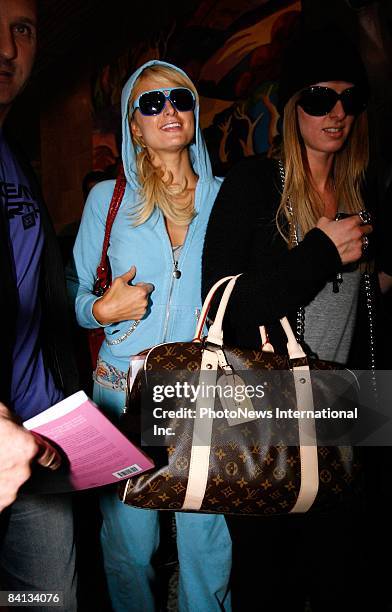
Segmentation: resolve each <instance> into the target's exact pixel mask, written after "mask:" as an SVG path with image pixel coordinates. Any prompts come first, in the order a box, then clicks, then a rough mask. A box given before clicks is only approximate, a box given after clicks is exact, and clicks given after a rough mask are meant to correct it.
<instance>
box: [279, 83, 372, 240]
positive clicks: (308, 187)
mask: <svg viewBox="0 0 392 612" xmlns="http://www.w3.org/2000/svg"><path fill="white" fill-rule="evenodd" d="M299 96H300V93H296V94H295V95H294V96H292V97H291V98H290V100H289V101H288V102H287V104H286V106H285V109H284V119H283V143H282V145H281V148H280V156H281V159H283V163H284V167H285V186H284V190H283V193H282V196H281V200H280V205H279V208H278V211H277V214H276V224H277V227H278V230H279V232H280V234H281V235H282V236H283V238H284V239H285V240H286V242H288V243H289V246H290V247H291V246H293V236H292V235H291V233H290V231H289V229H288V228H290V225H291V222H292V225H291V227H293V226H294V227H297V228H298V230H299V233H300V235H301V236H302V237H303V236H305V234H306V233H307V232H308V231H309V230H310V229H312V228H313V227H314V226H315V225H316V224H317V221H318V220H319V218H320V217H321V216H322V214H323V210H324V204H323V202H322V199H321V197H320V195H319V193H318V192H317V190H316V189H315V187H314V185H313V181H312V180H311V175H310V169H309V166H308V161H307V156H306V151H305V145H304V143H303V140H302V136H301V134H300V130H299V124H298V117H297V102H298V99H299ZM274 156H275V157H276V152H275V154H274ZM368 159H369V145H368V124H367V115H366V112H363V113H361V114H360V115H359V116H358V117H356V118H355V120H354V124H353V126H352V129H351V132H350V134H349V136H348V138H347V140H346V142H345V144H344V146H343V147H342V149H341V150H340V151H338V152H336V153H335V156H334V163H333V168H332V173H333V175H332V180H333V183H334V187H335V192H336V198H337V202H338V206H341V207H343V206H344V210H345V212H348V213H355V212H358V211H359V210H361V208H364V203H363V198H362V194H361V187H362V183H363V179H364V174H365V169H366V166H367V164H368ZM288 199H290V204H291V207H292V210H293V217H292V216H291V213H290V211H289V210H288V205H287V204H288Z"/></svg>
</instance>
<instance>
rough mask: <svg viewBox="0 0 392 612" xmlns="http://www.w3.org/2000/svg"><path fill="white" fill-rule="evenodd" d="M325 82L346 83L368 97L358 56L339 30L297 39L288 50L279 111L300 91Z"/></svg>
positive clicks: (363, 71) (282, 76) (299, 36)
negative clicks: (357, 87) (360, 89)
mask: <svg viewBox="0 0 392 612" xmlns="http://www.w3.org/2000/svg"><path fill="white" fill-rule="evenodd" d="M323 81H347V82H348V83H353V84H354V85H358V86H359V87H361V88H362V89H363V90H364V94H365V95H367V93H368V84H367V78H366V72H365V68H364V66H363V64H362V61H361V58H360V56H359V53H358V52H357V50H356V49H355V47H354V46H353V45H352V43H351V42H350V41H349V39H348V37H347V36H345V35H344V34H343V32H341V31H340V30H336V29H333V28H328V29H323V30H314V31H313V32H308V33H305V34H304V33H302V34H301V35H297V37H296V38H295V40H293V41H292V43H291V44H290V45H289V47H288V48H287V51H286V53H285V56H284V60H283V67H282V75H281V78H280V81H279V93H278V110H279V112H280V114H281V115H282V114H283V109H284V107H285V105H286V104H287V102H288V101H289V100H290V98H291V96H293V95H294V94H295V93H296V92H297V91H300V90H301V89H304V88H306V87H309V86H310V85H314V84H315V83H321V82H323Z"/></svg>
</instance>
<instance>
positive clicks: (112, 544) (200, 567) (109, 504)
mask: <svg viewBox="0 0 392 612" xmlns="http://www.w3.org/2000/svg"><path fill="white" fill-rule="evenodd" d="M94 400H95V402H96V403H97V404H98V405H99V406H100V407H101V408H102V409H103V410H104V411H105V412H106V413H107V414H108V416H109V417H110V418H112V420H114V421H116V420H117V419H118V417H119V415H120V414H121V412H122V409H123V406H124V395H123V393H121V392H118V391H113V390H111V389H108V388H106V387H103V386H102V385H99V384H97V383H95V385H94ZM100 505H101V512H102V516H103V526H102V531H101V543H102V550H103V557H104V565H105V573H106V577H107V581H108V587H109V594H110V598H111V602H112V606H113V610H114V612H141V611H142V610H143V612H154V611H155V610H157V609H158V602H156V600H155V596H154V591H155V572H154V569H153V567H152V565H151V559H152V557H153V555H154V553H155V552H156V550H157V548H158V544H159V517H158V512H157V511H155V510H142V509H140V508H132V507H130V506H126V505H124V504H123V503H122V502H121V501H120V500H119V498H118V496H117V492H116V490H115V489H112V488H111V487H109V488H107V489H106V490H105V492H104V493H102V495H101V500H100ZM176 525H177V549H178V559H179V566H180V577H179V592H178V609H179V612H222V611H225V612H230V611H231V603H230V592H229V578H230V570H231V539H230V535H229V532H228V529H227V526H226V521H225V519H224V517H223V516H222V515H209V514H198V513H181V512H178V513H176Z"/></svg>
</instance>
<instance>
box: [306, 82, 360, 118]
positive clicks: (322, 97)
mask: <svg viewBox="0 0 392 612" xmlns="http://www.w3.org/2000/svg"><path fill="white" fill-rule="evenodd" d="M338 100H340V101H341V103H342V105H343V108H344V112H345V113H346V115H359V113H361V112H362V111H363V110H365V108H366V96H365V94H364V92H363V91H362V90H361V88H360V87H355V86H354V87H348V88H347V89H345V90H344V91H342V93H340V94H338V93H337V92H336V91H335V90H334V89H331V88H330V87H321V86H320V85H312V87H308V88H307V89H304V90H303V91H302V92H301V96H300V98H299V100H298V104H299V106H300V107H301V108H303V110H304V111H305V113H307V114H308V115H312V116H313V117H322V116H323V115H328V113H330V112H331V110H332V109H333V108H334V106H335V105H336V103H337V101H338Z"/></svg>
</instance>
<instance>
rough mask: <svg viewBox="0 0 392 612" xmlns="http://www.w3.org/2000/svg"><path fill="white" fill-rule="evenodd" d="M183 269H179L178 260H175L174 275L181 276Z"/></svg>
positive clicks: (175, 276)
mask: <svg viewBox="0 0 392 612" xmlns="http://www.w3.org/2000/svg"><path fill="white" fill-rule="evenodd" d="M181 274H182V273H181V270H179V269H178V262H177V261H175V262H174V270H173V276H174V278H181Z"/></svg>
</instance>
